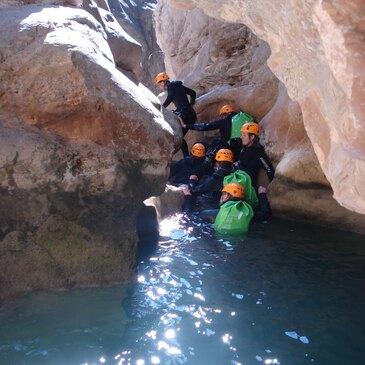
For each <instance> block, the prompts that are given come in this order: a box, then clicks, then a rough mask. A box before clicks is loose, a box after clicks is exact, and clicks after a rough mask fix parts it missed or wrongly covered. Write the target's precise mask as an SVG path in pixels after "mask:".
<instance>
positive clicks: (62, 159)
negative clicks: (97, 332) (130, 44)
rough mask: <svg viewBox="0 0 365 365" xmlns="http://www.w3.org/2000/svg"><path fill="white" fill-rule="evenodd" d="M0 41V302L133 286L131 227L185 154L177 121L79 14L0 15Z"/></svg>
mask: <svg viewBox="0 0 365 365" xmlns="http://www.w3.org/2000/svg"><path fill="white" fill-rule="evenodd" d="M0 32H1V34H2V37H1V39H0V60H1V63H0V77H1V84H0V200H1V204H0V251H1V255H0V264H1V267H2V268H3V270H2V272H1V274H0V289H1V290H0V293H1V295H0V299H4V298H6V297H9V296H13V295H17V294H20V293H23V292H26V291H28V290H33V289H48V288H58V289H62V288H69V287H73V286H90V285H110V284H113V283H117V282H118V283H120V282H127V281H130V280H131V279H132V278H133V276H134V275H135V273H136V271H135V270H136V241H137V237H136V233H135V216H136V214H137V213H138V211H139V210H140V207H141V205H142V202H143V201H144V200H145V199H146V198H148V197H150V196H152V195H159V194H161V193H162V192H163V191H164V188H165V182H166V179H167V175H168V169H167V166H168V163H169V161H170V159H171V156H172V154H173V152H174V150H175V149H177V148H178V147H179V144H180V143H181V130H180V128H179V126H178V123H177V120H176V118H175V116H174V115H173V114H172V113H171V112H168V111H165V110H164V111H163V113H164V114H162V113H161V112H160V111H159V110H158V109H156V107H155V106H154V104H153V103H152V101H153V102H154V103H157V102H158V101H157V102H156V98H155V97H154V96H153V95H151V93H150V92H148V91H147V90H146V89H145V88H143V87H138V86H137V85H136V84H134V83H133V82H132V81H131V80H129V79H128V78H127V77H126V76H125V75H124V74H123V73H122V72H120V71H119V70H118V69H117V68H116V67H115V62H114V57H113V54H112V52H111V50H110V47H109V45H108V43H107V36H106V33H105V31H104V29H103V27H102V26H101V24H100V23H99V22H97V21H96V19H95V18H93V17H92V16H91V15H90V14H89V13H87V12H86V11H85V10H81V9H75V8H67V7H53V6H42V5H29V6H22V7H12V8H8V9H2V10H1V12H0ZM173 130H175V131H176V133H174V131H173Z"/></svg>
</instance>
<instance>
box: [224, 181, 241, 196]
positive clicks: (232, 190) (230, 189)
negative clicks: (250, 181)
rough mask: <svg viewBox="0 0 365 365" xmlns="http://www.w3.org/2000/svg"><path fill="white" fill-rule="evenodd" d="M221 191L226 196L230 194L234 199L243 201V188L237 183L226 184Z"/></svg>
mask: <svg viewBox="0 0 365 365" xmlns="http://www.w3.org/2000/svg"><path fill="white" fill-rule="evenodd" d="M222 191H225V192H226V193H228V194H231V195H232V196H233V197H234V198H239V199H243V197H244V196H245V188H244V187H243V186H242V185H241V184H238V183H230V184H227V185H226V186H225V187H224V188H223V189H222Z"/></svg>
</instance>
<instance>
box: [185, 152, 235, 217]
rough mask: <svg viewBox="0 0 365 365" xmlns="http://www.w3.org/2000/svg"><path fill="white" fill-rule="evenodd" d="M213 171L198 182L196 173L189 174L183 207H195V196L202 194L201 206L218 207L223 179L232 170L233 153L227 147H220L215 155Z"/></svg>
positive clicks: (189, 208)
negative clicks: (202, 180)
mask: <svg viewBox="0 0 365 365" xmlns="http://www.w3.org/2000/svg"><path fill="white" fill-rule="evenodd" d="M215 161H216V162H215V166H214V172H213V174H212V175H211V176H209V177H208V178H207V179H206V180H204V182H202V183H201V184H199V181H198V180H199V178H198V176H196V175H192V176H190V180H189V185H188V187H187V188H185V189H184V190H183V191H184V194H185V202H184V205H183V209H184V210H186V211H190V210H192V209H193V208H194V207H195V202H196V197H197V196H203V195H204V197H203V199H201V200H200V202H201V205H202V208H204V209H205V208H218V207H219V199H220V195H221V190H222V187H223V179H224V177H225V176H227V175H228V174H230V173H231V172H232V165H233V153H232V151H231V150H229V149H225V148H223V149H220V150H219V151H218V152H217V154H216V156H215Z"/></svg>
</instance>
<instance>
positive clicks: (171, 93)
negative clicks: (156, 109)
mask: <svg viewBox="0 0 365 365" xmlns="http://www.w3.org/2000/svg"><path fill="white" fill-rule="evenodd" d="M174 92H175V90H174V87H173V86H172V85H171V84H170V85H169V86H168V88H167V98H166V100H165V101H164V103H163V104H162V106H163V107H164V108H167V107H168V106H169V105H170V104H171V103H172V101H173V100H174Z"/></svg>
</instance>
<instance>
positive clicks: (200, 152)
mask: <svg viewBox="0 0 365 365" xmlns="http://www.w3.org/2000/svg"><path fill="white" fill-rule="evenodd" d="M191 155H192V156H194V157H205V146H204V145H203V143H194V145H193V147H192V148H191Z"/></svg>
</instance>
